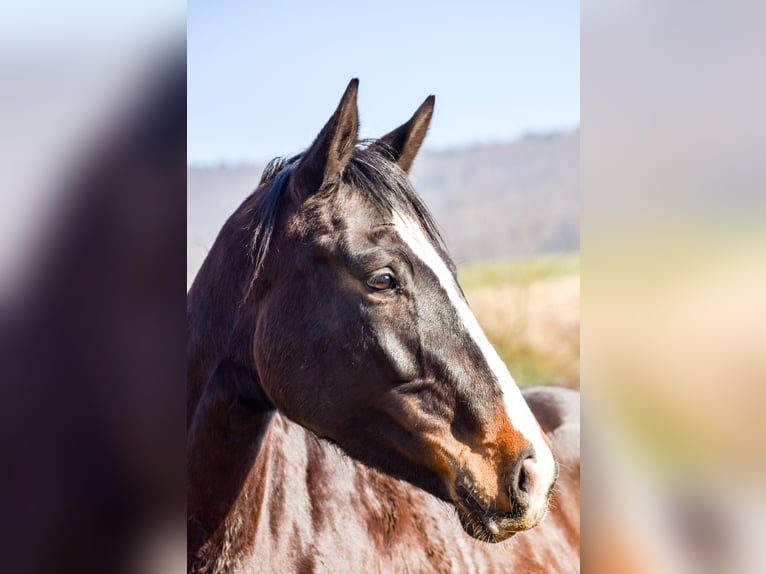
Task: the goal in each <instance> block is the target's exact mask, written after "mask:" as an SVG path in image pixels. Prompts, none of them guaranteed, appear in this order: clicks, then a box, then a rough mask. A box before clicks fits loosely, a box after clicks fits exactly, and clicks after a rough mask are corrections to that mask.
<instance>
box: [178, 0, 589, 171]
mask: <svg viewBox="0 0 766 574" xmlns="http://www.w3.org/2000/svg"><path fill="white" fill-rule="evenodd" d="M579 11H580V5H579V2H568V1H566V0H560V1H558V2H552V1H549V0H535V1H533V2H530V1H524V2H517V1H506V2H503V1H495V2H492V1H474V2H470V3H469V2H451V1H442V2H415V1H412V0H411V1H410V2H407V1H401V0H389V1H388V2H375V3H373V2H359V1H357V2H341V1H325V2H322V1H316V2H309V1H302V0H292V1H283V2H277V1H271V2H269V1H232V0H229V1H225V0H224V1H218V2H210V1H204V0H203V1H200V0H191V1H190V2H189V4H188V13H187V17H188V25H187V30H188V135H189V140H188V158H189V162H190V163H216V162H232V163H236V162H242V161H250V160H262V159H269V158H271V157H273V156H276V155H285V154H290V153H293V152H297V151H300V150H301V149H303V148H305V147H306V146H307V145H308V144H310V143H311V141H312V139H313V138H314V136H315V135H316V134H317V132H318V131H319V129H320V128H321V127H322V125H323V124H324V122H325V121H326V120H327V119H328V118H329V116H330V114H331V113H332V112H333V110H334V109H335V106H336V105H337V102H338V100H339V98H340V96H341V94H342V93H343V90H344V89H345V87H346V84H347V83H348V81H349V80H350V79H351V78H352V77H359V79H360V87H359V109H360V118H361V136H362V137H375V136H379V135H382V134H383V133H385V132H387V131H389V130H391V129H393V128H394V127H396V126H397V125H399V124H401V123H402V122H404V121H405V120H406V119H407V118H408V117H409V116H410V115H411V114H412V112H414V110H415V109H416V108H417V106H418V105H419V104H420V103H421V102H422V101H423V99H425V97H426V96H428V95H429V94H435V95H436V112H435V115H434V120H433V123H432V125H431V130H430V132H429V136H428V139H427V140H426V146H427V147H431V148H437V149H443V148H450V147H459V146H465V145H471V144H475V143H482V142H488V141H503V140H509V139H513V138H515V137H519V136H520V135H522V134H524V133H526V132H539V131H550V130H558V129H570V128H573V127H575V126H577V125H579V114H580V67H579V66H580V14H579Z"/></svg>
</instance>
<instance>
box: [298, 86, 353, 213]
mask: <svg viewBox="0 0 766 574" xmlns="http://www.w3.org/2000/svg"><path fill="white" fill-rule="evenodd" d="M358 87H359V80H358V79H357V78H354V79H353V80H351V82H349V84H348V87H347V88H346V91H345V93H344V94H343V97H342V98H341V100H340V103H339V104H338V108H337V109H336V110H335V113H334V114H333V115H332V117H331V118H330V120H329V121H328V122H327V123H326V124H325V126H324V128H322V131H321V132H319V135H318V136H317V138H316V139H315V140H314V143H313V144H311V147H310V148H309V149H308V150H307V151H306V152H305V153H304V154H303V157H302V158H301V160H300V162H299V163H298V166H297V167H296V170H295V172H294V174H293V177H294V178H295V180H296V183H297V186H296V188H295V189H296V191H297V193H298V194H299V195H300V197H299V199H300V200H303V199H305V198H306V197H308V196H309V195H311V194H312V193H314V192H315V191H317V190H318V189H319V188H321V187H323V186H325V185H327V184H328V183H331V182H334V181H335V180H337V178H338V177H339V176H340V173H341V171H343V167H344V166H345V165H346V162H347V161H348V159H349V158H350V157H351V153H352V152H353V151H354V146H356V142H357V135H358V132H359V114H358V113H357V108H356V94H357V90H358Z"/></svg>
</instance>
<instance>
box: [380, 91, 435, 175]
mask: <svg viewBox="0 0 766 574" xmlns="http://www.w3.org/2000/svg"><path fill="white" fill-rule="evenodd" d="M435 102H436V98H435V97H434V96H428V97H427V98H426V101H424V102H423V103H422V104H420V107H419V108H418V109H417V111H416V112H415V113H414V114H413V115H412V117H411V118H410V120H409V121H408V122H407V123H406V124H402V125H401V126H399V127H398V128H396V129H395V130H394V131H392V132H390V133H388V134H386V135H384V136H383V137H382V138H380V139H378V140H376V141H375V143H373V144H372V145H371V146H370V148H371V149H374V150H375V151H377V152H379V153H382V154H384V155H386V156H387V157H390V158H391V159H392V160H393V161H395V162H396V163H398V164H399V167H400V168H402V170H403V171H404V172H405V173H409V171H410V168H411V167H412V162H414V161H415V156H416V155H417V153H418V150H419V149H420V146H421V144H422V143H423V140H424V139H425V137H426V132H427V131H428V126H429V124H430V123H431V116H432V115H433V113H434V103H435Z"/></svg>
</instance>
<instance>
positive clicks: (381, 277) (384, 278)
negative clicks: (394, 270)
mask: <svg viewBox="0 0 766 574" xmlns="http://www.w3.org/2000/svg"><path fill="white" fill-rule="evenodd" d="M367 285H368V286H369V287H371V288H372V289H375V290H376V291H388V290H389V289H394V288H395V287H396V280H395V279H394V277H393V275H391V274H390V273H380V274H378V275H375V276H374V277H373V278H372V279H370V280H369V281H367Z"/></svg>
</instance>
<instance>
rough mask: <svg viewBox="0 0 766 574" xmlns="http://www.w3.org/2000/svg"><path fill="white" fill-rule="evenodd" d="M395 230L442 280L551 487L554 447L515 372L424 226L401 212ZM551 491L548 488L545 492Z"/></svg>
mask: <svg viewBox="0 0 766 574" xmlns="http://www.w3.org/2000/svg"><path fill="white" fill-rule="evenodd" d="M393 223H394V228H395V229H396V231H397V233H398V234H399V237H401V239H402V240H403V241H404V242H405V243H406V244H407V245H408V246H409V248H410V250H411V251H412V253H413V254H415V255H416V256H417V257H418V258H419V259H420V260H421V261H422V262H423V263H425V264H426V265H427V266H428V267H430V268H431V271H433V273H434V275H436V278H437V279H438V280H439V283H440V284H441V286H442V288H443V289H444V291H445V292H446V293H447V296H448V297H449V300H450V302H451V303H452V305H453V307H454V308H455V311H456V312H457V316H458V317H459V318H460V320H461V321H462V322H463V325H464V326H465V328H466V330H467V331H468V334H469V335H470V336H471V338H472V339H473V341H474V342H475V343H476V345H477V346H478V347H479V350H480V351H481V353H482V355H483V356H484V359H485V360H486V361H487V365H489V368H490V370H491V371H492V373H493V374H494V376H495V378H496V379H497V382H498V384H499V385H500V389H501V391H502V393H503V402H504V404H505V411H506V413H507V414H508V418H509V419H510V421H511V423H512V424H513V427H514V428H515V429H516V430H517V431H519V432H520V433H521V434H522V435H523V436H524V438H526V439H527V440H528V441H529V442H530V443H531V444H532V446H533V447H534V449H535V455H536V459H537V464H538V468H539V472H540V478H541V479H542V480H543V483H544V484H545V486H546V487H547V486H548V485H550V483H551V482H552V481H553V479H554V474H555V464H554V461H553V454H552V453H551V450H550V447H548V444H547V443H546V442H545V440H544V439H543V435H542V431H541V430H540V426H539V425H538V423H537V419H535V416H534V415H533V414H532V411H531V410H530V409H529V406H528V405H527V403H526V401H525V400H524V397H523V396H522V395H521V391H520V390H519V387H518V386H517V385H516V382H515V381H514V380H513V377H511V373H510V372H509V371H508V368H507V367H506V366H505V363H504V362H503V360H502V359H501V358H500V355H498V354H497V351H495V348H494V347H493V346H492V344H491V343H490V342H489V340H488V339H487V336H486V335H485V334H484V331H483V330H482V328H481V327H480V326H479V322H478V321H477V320H476V317H475V316H474V314H473V312H472V311H471V309H470V308H469V307H468V303H466V301H465V299H464V298H463V297H462V296H461V294H460V292H459V291H458V288H457V284H456V282H455V279H454V277H453V276H452V273H451V272H450V270H449V268H448V267H447V264H446V263H445V262H444V260H443V259H442V258H441V256H440V255H439V253H438V252H437V251H436V249H435V248H434V246H433V244H432V243H431V241H430V240H429V239H428V238H427V237H426V235H425V233H424V232H423V230H422V228H421V227H420V225H418V224H417V223H415V221H414V220H413V219H411V218H409V217H404V216H402V215H401V214H399V213H396V212H395V213H394V217H393ZM545 490H547V488H546V489H545Z"/></svg>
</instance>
